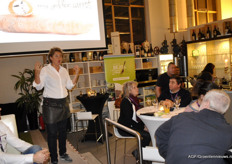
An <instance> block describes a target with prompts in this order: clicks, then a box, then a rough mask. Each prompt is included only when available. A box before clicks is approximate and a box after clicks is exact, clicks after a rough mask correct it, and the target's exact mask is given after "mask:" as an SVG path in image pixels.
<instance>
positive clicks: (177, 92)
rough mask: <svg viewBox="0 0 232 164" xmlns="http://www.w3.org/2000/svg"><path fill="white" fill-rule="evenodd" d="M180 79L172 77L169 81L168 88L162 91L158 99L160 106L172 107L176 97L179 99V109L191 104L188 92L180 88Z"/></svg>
mask: <svg viewBox="0 0 232 164" xmlns="http://www.w3.org/2000/svg"><path fill="white" fill-rule="evenodd" d="M181 82H182V80H181V78H180V77H179V76H173V77H171V78H170V80H169V88H167V89H166V90H164V91H163V92H162V93H161V95H160V97H159V98H158V100H159V102H161V104H164V105H167V106H169V107H173V106H174V101H175V99H176V97H178V96H179V97H180V98H181V102H180V107H186V106H187V105H188V104H189V103H190V102H191V94H190V92H189V91H187V90H186V89H184V88H182V87H181Z"/></svg>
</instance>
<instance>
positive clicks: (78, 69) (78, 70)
mask: <svg viewBox="0 0 232 164" xmlns="http://www.w3.org/2000/svg"><path fill="white" fill-rule="evenodd" d="M73 70H74V72H75V73H76V75H78V74H79V72H80V67H79V66H78V65H75V66H74V67H73Z"/></svg>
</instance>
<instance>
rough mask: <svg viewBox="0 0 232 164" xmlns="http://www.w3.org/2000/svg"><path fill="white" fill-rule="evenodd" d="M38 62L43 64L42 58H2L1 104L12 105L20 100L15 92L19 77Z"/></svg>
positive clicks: (0, 59) (0, 66) (0, 75)
mask: <svg viewBox="0 0 232 164" xmlns="http://www.w3.org/2000/svg"><path fill="white" fill-rule="evenodd" d="M36 61H39V62H41V63H42V62H43V57H42V56H29V57H10V58H0V77H1V80H0V104H5V103H12V102H15V100H16V99H17V98H18V93H17V92H16V91H15V90H14V84H15V83H16V81H17V79H16V78H15V77H12V76H11V75H18V73H19V72H22V71H23V70H24V69H25V68H29V69H33V68H34V64H35V62H36Z"/></svg>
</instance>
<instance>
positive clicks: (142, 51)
mask: <svg viewBox="0 0 232 164" xmlns="http://www.w3.org/2000/svg"><path fill="white" fill-rule="evenodd" d="M144 51H145V50H144V48H143V45H142V46H141V51H140V56H141V57H144V53H145V52H144Z"/></svg>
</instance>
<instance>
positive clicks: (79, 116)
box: [76, 112, 103, 149]
mask: <svg viewBox="0 0 232 164" xmlns="http://www.w3.org/2000/svg"><path fill="white" fill-rule="evenodd" d="M96 118H98V121H99V125H101V124H100V117H99V115H98V114H92V112H77V113H76V127H77V131H78V122H79V121H81V122H82V128H83V130H84V129H85V128H84V124H83V121H93V122H94V126H95V127H94V128H95V136H96V144H97V142H98V141H99V140H100V139H102V143H103V133H102V127H101V126H100V136H99V137H98V132H97V126H96ZM88 134H89V133H88ZM88 134H87V133H86V134H85V135H88ZM97 146H98V144H97ZM77 149H78V139H77Z"/></svg>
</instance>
